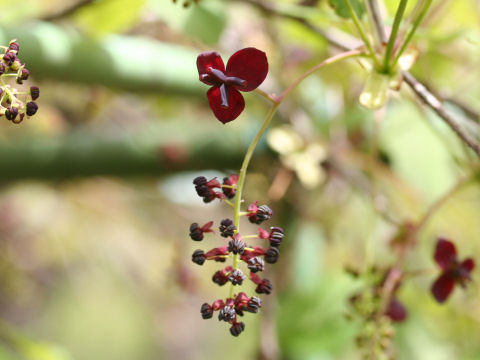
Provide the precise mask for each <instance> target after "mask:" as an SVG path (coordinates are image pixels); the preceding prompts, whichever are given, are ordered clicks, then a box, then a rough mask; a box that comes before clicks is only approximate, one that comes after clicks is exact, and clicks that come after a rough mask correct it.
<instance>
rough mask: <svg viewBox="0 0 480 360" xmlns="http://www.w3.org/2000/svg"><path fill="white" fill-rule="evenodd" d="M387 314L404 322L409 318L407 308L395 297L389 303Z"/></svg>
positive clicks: (395, 319) (393, 319) (394, 319)
mask: <svg viewBox="0 0 480 360" xmlns="http://www.w3.org/2000/svg"><path fill="white" fill-rule="evenodd" d="M385 315H387V316H388V317H389V318H390V319H391V320H392V321H394V322H402V321H404V320H405V319H406V318H407V310H406V309H405V306H403V304H402V303H401V302H400V301H398V300H397V299H396V298H393V299H392V300H391V301H390V302H389V304H388V308H387V311H385Z"/></svg>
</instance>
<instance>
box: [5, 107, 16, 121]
mask: <svg viewBox="0 0 480 360" xmlns="http://www.w3.org/2000/svg"><path fill="white" fill-rule="evenodd" d="M17 115H18V108H16V107H9V108H8V109H7V110H6V111H5V117H6V118H7V119H8V120H12V121H13V120H15V118H16V117H17Z"/></svg>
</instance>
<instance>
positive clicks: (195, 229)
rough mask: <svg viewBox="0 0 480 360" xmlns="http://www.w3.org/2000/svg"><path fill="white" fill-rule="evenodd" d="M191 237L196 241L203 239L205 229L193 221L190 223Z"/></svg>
mask: <svg viewBox="0 0 480 360" xmlns="http://www.w3.org/2000/svg"><path fill="white" fill-rule="evenodd" d="M190 238H191V239H192V240H194V241H201V240H203V231H202V229H200V226H198V223H193V224H191V225H190Z"/></svg>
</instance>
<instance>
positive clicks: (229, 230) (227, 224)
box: [218, 219, 237, 238]
mask: <svg viewBox="0 0 480 360" xmlns="http://www.w3.org/2000/svg"><path fill="white" fill-rule="evenodd" d="M218 229H219V230H220V235H222V236H223V237H225V238H226V237H230V236H233V235H234V234H235V230H236V229H237V228H236V227H235V225H234V224H233V221H232V220H230V219H224V220H222V222H221V223H220V227H219V228H218Z"/></svg>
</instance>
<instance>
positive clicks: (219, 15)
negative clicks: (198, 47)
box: [184, 4, 226, 44]
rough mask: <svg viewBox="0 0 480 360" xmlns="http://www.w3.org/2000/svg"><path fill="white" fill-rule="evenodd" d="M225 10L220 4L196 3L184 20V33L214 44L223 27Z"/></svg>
mask: <svg viewBox="0 0 480 360" xmlns="http://www.w3.org/2000/svg"><path fill="white" fill-rule="evenodd" d="M225 18H226V16H225V12H224V9H223V7H222V6H215V7H212V6H206V5H203V4H200V5H197V6H195V7H194V8H193V9H192V12H191V13H190V16H189V17H188V19H187V20H186V22H185V25H184V31H185V33H186V34H187V35H188V36H190V37H192V38H194V39H197V40H200V41H202V42H204V43H206V44H216V43H217V42H218V40H219V38H220V35H221V34H222V31H223V29H224V27H225V22H226V20H225ZM207 24H208V26H207Z"/></svg>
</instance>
